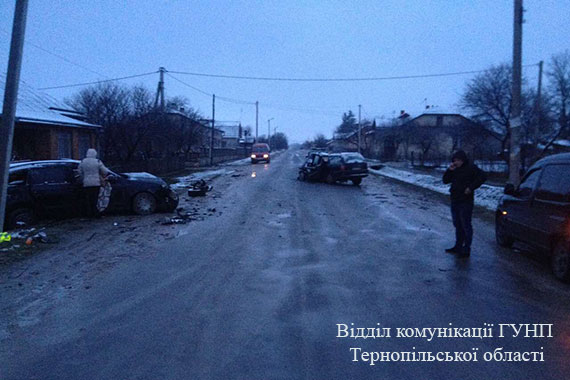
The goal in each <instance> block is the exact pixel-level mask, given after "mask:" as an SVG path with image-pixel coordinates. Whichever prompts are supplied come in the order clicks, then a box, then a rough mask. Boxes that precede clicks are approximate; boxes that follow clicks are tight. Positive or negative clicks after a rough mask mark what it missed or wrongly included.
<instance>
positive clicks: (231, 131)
mask: <svg viewBox="0 0 570 380" xmlns="http://www.w3.org/2000/svg"><path fill="white" fill-rule="evenodd" d="M218 129H219V130H221V131H222V148H238V147H239V146H240V144H239V140H240V139H241V138H242V135H243V130H242V127H241V124H240V125H220V126H218Z"/></svg>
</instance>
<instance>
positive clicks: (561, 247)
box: [551, 241, 570, 282]
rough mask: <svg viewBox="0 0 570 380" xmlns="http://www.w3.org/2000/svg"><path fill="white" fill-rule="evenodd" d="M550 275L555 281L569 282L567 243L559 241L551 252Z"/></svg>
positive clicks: (569, 266) (569, 260)
mask: <svg viewBox="0 0 570 380" xmlns="http://www.w3.org/2000/svg"><path fill="white" fill-rule="evenodd" d="M551 265H552V273H554V276H556V278H557V279H559V280H561V281H564V282H568V281H570V250H568V243H567V242H565V241H561V242H559V243H558V244H556V246H555V247H554V250H553V251H552V261H551Z"/></svg>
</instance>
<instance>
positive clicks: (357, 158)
mask: <svg viewBox="0 0 570 380" xmlns="http://www.w3.org/2000/svg"><path fill="white" fill-rule="evenodd" d="M342 158H344V161H345V162H346V163H347V164H350V163H353V162H363V161H364V157H363V156H362V155H361V154H360V153H345V154H343V155H342Z"/></svg>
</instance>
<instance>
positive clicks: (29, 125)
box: [0, 75, 102, 160]
mask: <svg viewBox="0 0 570 380" xmlns="http://www.w3.org/2000/svg"><path fill="white" fill-rule="evenodd" d="M5 86H6V77H5V76H4V75H0V87H1V94H0V103H2V104H3V103H4V88H5ZM0 117H1V114H0ZM82 118H83V116H82V115H81V114H79V113H78V112H76V111H74V110H69V109H67V108H65V107H64V106H63V105H61V104H60V103H59V102H58V101H57V100H56V99H54V98H52V97H51V96H49V95H47V94H45V93H42V92H40V91H38V90H35V89H33V88H32V87H30V86H28V85H27V84H26V83H24V82H22V81H20V85H19V90H18V105H17V109H16V120H15V128H14V140H13V146H12V159H13V160H46V159H59V158H72V159H82V158H83V157H85V153H86V152H87V149H89V148H96V149H97V148H98V146H99V132H100V131H101V129H102V128H101V126H99V125H95V124H90V123H87V122H85V121H84V120H81V119H82Z"/></svg>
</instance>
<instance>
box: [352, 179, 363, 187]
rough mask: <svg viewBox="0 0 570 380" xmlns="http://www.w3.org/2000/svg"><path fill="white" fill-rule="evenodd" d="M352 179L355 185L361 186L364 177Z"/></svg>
mask: <svg viewBox="0 0 570 380" xmlns="http://www.w3.org/2000/svg"><path fill="white" fill-rule="evenodd" d="M351 181H352V183H353V184H354V185H355V186H359V185H360V184H361V183H362V178H354V179H351Z"/></svg>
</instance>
